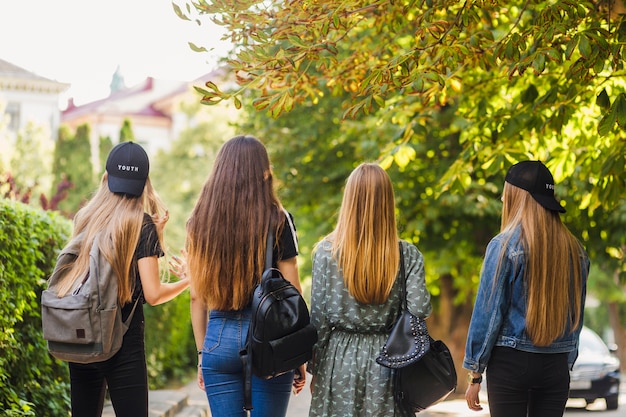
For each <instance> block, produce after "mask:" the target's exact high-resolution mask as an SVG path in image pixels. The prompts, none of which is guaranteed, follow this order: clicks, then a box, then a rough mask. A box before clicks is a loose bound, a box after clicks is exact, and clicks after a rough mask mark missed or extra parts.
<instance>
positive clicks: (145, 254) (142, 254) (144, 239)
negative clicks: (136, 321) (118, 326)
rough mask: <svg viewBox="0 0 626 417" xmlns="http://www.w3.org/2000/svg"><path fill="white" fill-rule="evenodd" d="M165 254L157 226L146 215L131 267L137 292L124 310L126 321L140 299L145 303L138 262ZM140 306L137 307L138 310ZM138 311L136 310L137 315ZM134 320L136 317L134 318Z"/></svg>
mask: <svg viewBox="0 0 626 417" xmlns="http://www.w3.org/2000/svg"><path fill="white" fill-rule="evenodd" d="M164 255H165V253H164V252H163V249H161V244H160V243H159V237H158V235H157V230H156V225H155V224H154V221H152V217H150V215H149V214H147V213H144V215H143V225H142V226H141V234H140V235H139V242H137V249H135V256H134V259H133V265H132V267H131V274H133V275H134V276H135V290H134V291H133V298H132V300H131V301H130V302H128V303H126V305H124V307H123V308H122V318H123V319H124V320H125V319H126V317H128V314H130V311H131V310H132V309H133V304H134V303H135V300H137V298H138V297H141V300H140V301H139V302H140V303H145V300H144V299H143V287H142V286H141V279H140V278H139V270H138V268H137V261H138V260H139V259H142V258H149V257H150V256H156V257H161V256H164ZM139 307H140V306H137V309H140V308H139ZM136 313H137V310H135V314H136ZM133 318H134V317H133Z"/></svg>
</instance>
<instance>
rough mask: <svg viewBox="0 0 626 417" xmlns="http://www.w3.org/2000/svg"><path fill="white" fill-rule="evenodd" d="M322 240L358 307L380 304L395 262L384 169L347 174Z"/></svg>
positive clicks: (361, 168) (390, 187) (392, 210)
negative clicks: (336, 209)
mask: <svg viewBox="0 0 626 417" xmlns="http://www.w3.org/2000/svg"><path fill="white" fill-rule="evenodd" d="M327 240H329V241H331V242H332V253H333V257H334V258H335V259H336V260H337V263H338V265H339V268H340V270H341V271H342V274H343V279H344V282H345V284H346V288H347V289H348V291H349V292H350V294H351V295H352V296H353V297H354V298H355V299H356V300H357V301H359V302H361V303H365V304H381V303H384V302H385V301H386V300H387V298H388V297H389V292H390V291H391V287H392V286H393V283H394V281H395V278H396V275H397V273H398V266H399V260H400V254H399V252H398V231H397V226H396V214H395V199H394V192H393V185H392V183H391V179H390V178H389V175H387V173H386V172H385V170H384V169H382V168H381V167H380V166H378V165H376V164H373V163H364V164H361V165H359V166H358V167H357V168H356V169H355V170H354V171H352V173H351V174H350V176H349V177H348V180H347V181H346V187H345V191H344V194H343V201H342V203H341V208H340V210H339V218H338V220H337V226H336V227H335V230H334V231H333V232H332V233H331V234H330V235H329V236H327Z"/></svg>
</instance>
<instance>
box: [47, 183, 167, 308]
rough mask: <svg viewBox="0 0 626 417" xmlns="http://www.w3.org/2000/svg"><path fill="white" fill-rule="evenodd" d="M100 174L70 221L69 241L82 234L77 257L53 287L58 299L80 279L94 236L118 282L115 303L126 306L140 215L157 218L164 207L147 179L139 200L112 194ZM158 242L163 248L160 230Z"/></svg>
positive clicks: (85, 270) (140, 219)
mask: <svg viewBox="0 0 626 417" xmlns="http://www.w3.org/2000/svg"><path fill="white" fill-rule="evenodd" d="M107 175H108V174H107V173H104V175H103V176H102V180H101V182H100V188H99V189H98V191H97V192H96V193H95V195H94V196H93V197H92V198H91V200H89V202H88V203H87V204H86V205H85V206H84V207H83V208H81V209H80V210H79V211H78V213H77V214H76V216H75V217H74V230H73V233H72V237H76V236H78V235H80V234H81V233H83V238H82V239H83V240H82V242H83V243H82V245H81V249H80V253H79V255H78V257H77V259H76V261H75V262H73V263H72V264H70V265H69V266H68V269H67V272H66V273H65V275H64V276H63V278H62V279H61V280H60V283H59V285H58V287H57V294H58V295H59V297H62V296H64V295H65V294H67V293H68V292H69V291H71V290H72V289H73V288H74V286H75V285H76V283H77V280H78V279H80V278H83V277H84V276H85V274H86V273H87V271H88V269H89V251H90V249H91V246H92V244H93V241H94V239H95V237H96V235H98V234H99V235H100V237H99V247H100V252H101V253H102V254H103V256H104V257H105V259H106V260H107V261H108V262H109V263H110V264H111V266H112V267H113V270H114V271H115V274H116V275H117V279H118V301H119V302H120V304H125V303H127V302H129V301H130V300H131V298H132V294H133V291H134V289H135V281H134V279H133V277H134V275H133V274H132V267H133V259H134V254H135V250H136V248H137V243H138V242H139V236H140V233H141V227H142V224H143V217H144V213H148V214H150V215H158V214H160V211H162V212H164V211H165V205H164V204H163V202H162V201H161V199H160V198H159V196H158V194H157V193H156V191H155V190H154V188H153V187H152V183H151V182H150V178H148V179H147V180H146V185H145V186H144V191H143V193H142V195H141V196H139V197H132V196H126V195H123V194H116V193H112V192H111V191H110V190H109V186H108V184H107ZM157 233H158V238H159V242H160V243H161V245H163V234H162V230H159V229H158V228H157Z"/></svg>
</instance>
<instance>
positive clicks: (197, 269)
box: [186, 136, 285, 310]
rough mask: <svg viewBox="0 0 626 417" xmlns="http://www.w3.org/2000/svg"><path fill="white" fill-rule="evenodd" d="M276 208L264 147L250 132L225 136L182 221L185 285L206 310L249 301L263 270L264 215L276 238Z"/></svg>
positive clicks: (278, 216)
mask: <svg viewBox="0 0 626 417" xmlns="http://www.w3.org/2000/svg"><path fill="white" fill-rule="evenodd" d="M281 207H282V206H281V205H280V202H279V200H278V198H277V197H276V194H275V193H274V186H273V179H272V171H271V168H270V161H269V157H268V155H267V150H266V149H265V146H263V144H262V143H261V142H260V141H259V140H258V139H256V138H254V137H252V136H236V137H234V138H232V139H230V140H228V141H227V142H226V143H225V144H224V145H223V146H222V148H221V149H220V151H219V153H218V155H217V157H216V159H215V163H214V165H213V170H212V172H211V174H210V176H209V178H208V179H207V180H206V182H205V184H204V187H203V188H202V191H201V192H200V196H199V197H198V201H197V202H196V206H195V207H194V209H193V212H192V213H191V217H190V218H189V220H188V221H187V243H186V249H187V254H188V255H187V260H188V267H189V273H190V280H191V281H190V284H191V286H192V289H193V290H194V291H195V292H196V293H197V294H199V296H200V297H201V298H202V300H203V301H204V303H205V305H206V306H207V307H208V308H209V309H217V310H240V309H242V308H244V307H245V306H247V305H248V304H249V303H250V298H251V296H252V291H253V288H254V285H255V284H257V283H258V282H260V279H261V274H262V273H263V267H264V264H265V246H266V239H267V233H268V226H269V224H270V219H271V221H272V225H274V226H275V227H276V229H275V230H276V235H277V236H279V235H280V232H281V231H282V228H283V226H284V220H285V218H284V215H283V214H282V212H281ZM275 241H276V240H275Z"/></svg>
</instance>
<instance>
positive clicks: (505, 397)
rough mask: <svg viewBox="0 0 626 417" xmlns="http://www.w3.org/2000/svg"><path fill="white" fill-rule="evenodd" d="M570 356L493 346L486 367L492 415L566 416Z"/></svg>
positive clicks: (497, 416)
mask: <svg viewBox="0 0 626 417" xmlns="http://www.w3.org/2000/svg"><path fill="white" fill-rule="evenodd" d="M567 356H568V354H567V353H531V352H524V351H521V350H517V349H513V348H507V347H501V346H496V347H494V348H493V351H492V353H491V358H490V359H489V363H488V364H487V395H488V396H489V411H490V412H491V416H492V417H526V416H528V417H561V416H563V413H564V411H565V403H566V402H567V397H568V393H569V367H568V364H567Z"/></svg>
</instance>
